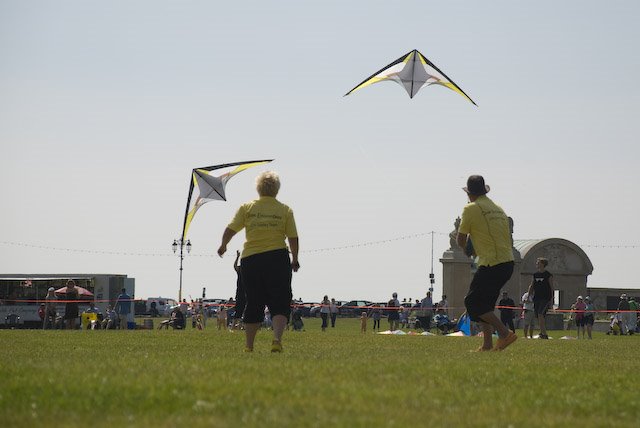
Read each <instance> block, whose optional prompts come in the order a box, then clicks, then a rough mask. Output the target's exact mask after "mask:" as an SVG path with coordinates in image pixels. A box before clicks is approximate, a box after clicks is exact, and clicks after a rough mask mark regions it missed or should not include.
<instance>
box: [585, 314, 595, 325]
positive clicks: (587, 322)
mask: <svg viewBox="0 0 640 428" xmlns="http://www.w3.org/2000/svg"><path fill="white" fill-rule="evenodd" d="M584 325H593V314H589V315H585V316H584Z"/></svg>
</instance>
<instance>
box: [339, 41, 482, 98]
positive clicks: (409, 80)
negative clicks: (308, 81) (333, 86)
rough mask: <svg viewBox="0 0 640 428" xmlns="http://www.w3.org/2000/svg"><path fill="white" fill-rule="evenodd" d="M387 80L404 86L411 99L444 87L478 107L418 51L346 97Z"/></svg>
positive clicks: (408, 54)
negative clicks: (431, 87) (422, 91)
mask: <svg viewBox="0 0 640 428" xmlns="http://www.w3.org/2000/svg"><path fill="white" fill-rule="evenodd" d="M385 80H389V81H393V82H396V83H398V84H400V85H401V86H403V87H404V89H405V90H406V91H407V93H408V94H409V98H413V97H414V95H415V94H417V93H418V91H419V90H420V89H422V88H423V87H425V86H429V85H442V86H445V87H447V88H449V89H451V90H454V91H456V92H457V93H459V94H460V95H462V96H463V97H465V98H466V99H468V100H469V101H471V102H472V103H473V105H475V106H477V104H476V103H475V102H474V101H473V100H472V99H471V98H470V97H469V96H468V95H467V94H465V93H464V91H463V90H462V89H460V87H459V86H458V85H456V84H455V83H454V82H453V80H451V79H449V77H447V75H446V74H444V73H443V72H442V71H441V70H440V69H439V68H438V67H436V66H435V65H434V64H433V63H432V62H431V61H429V60H428V59H427V58H426V57H425V56H424V55H422V54H421V53H420V52H418V51H417V50H416V49H414V50H412V51H411V52H409V53H407V54H406V55H403V56H401V57H400V58H398V59H397V60H395V61H393V62H392V63H391V64H389V65H387V66H385V67H383V68H382V69H381V70H379V71H376V72H375V73H373V74H372V75H371V76H369V77H367V78H366V79H364V80H363V81H362V83H360V84H359V85H357V86H356V87H355V88H353V89H352V90H350V91H349V92H347V93H346V94H345V95H344V96H345V97H346V96H347V95H349V94H351V93H353V92H355V91H357V90H358V89H361V88H364V87H365V86H369V85H371V84H373V83H378V82H382V81H385Z"/></svg>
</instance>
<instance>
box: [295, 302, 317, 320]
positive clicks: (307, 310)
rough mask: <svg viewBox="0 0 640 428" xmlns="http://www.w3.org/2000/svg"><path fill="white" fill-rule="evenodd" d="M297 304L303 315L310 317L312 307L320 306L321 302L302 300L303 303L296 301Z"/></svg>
mask: <svg viewBox="0 0 640 428" xmlns="http://www.w3.org/2000/svg"><path fill="white" fill-rule="evenodd" d="M296 305H297V306H298V308H299V309H300V311H301V312H302V316H303V317H310V316H311V308H313V307H314V306H319V305H320V303H316V302H302V303H296ZM314 316H315V315H314Z"/></svg>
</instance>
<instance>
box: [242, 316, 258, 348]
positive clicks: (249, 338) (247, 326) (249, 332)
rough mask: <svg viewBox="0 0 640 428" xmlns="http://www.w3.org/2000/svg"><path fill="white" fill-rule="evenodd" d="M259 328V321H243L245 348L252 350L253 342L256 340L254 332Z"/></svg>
mask: <svg viewBox="0 0 640 428" xmlns="http://www.w3.org/2000/svg"><path fill="white" fill-rule="evenodd" d="M259 329H260V323H259V322H252V323H244V334H245V340H246V342H245V343H246V346H247V349H251V350H253V342H254V341H255V340H256V334H257V333H258V330H259Z"/></svg>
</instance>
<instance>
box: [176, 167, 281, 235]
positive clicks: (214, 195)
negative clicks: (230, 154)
mask: <svg viewBox="0 0 640 428" xmlns="http://www.w3.org/2000/svg"><path fill="white" fill-rule="evenodd" d="M272 160H273V159H268V160H258V161H246V162H234V163H226V164H222V165H213V166H205V167H202V168H195V169H194V170H193V171H191V179H190V180H189V182H190V184H189V197H188V198H187V209H186V211H185V213H184V225H183V226H182V242H183V243H184V242H186V240H187V231H188V230H189V225H190V224H191V221H192V220H193V216H194V215H195V214H196V211H198V209H199V208H200V207H201V206H203V205H204V204H206V203H207V202H210V201H215V200H217V201H226V200H227V197H226V194H225V191H224V190H225V186H226V185H227V181H229V179H231V177H233V176H234V175H236V174H237V173H239V172H242V171H244V170H245V169H248V168H251V167H252V166H258V165H262V164H265V163H269V162H271V161H272ZM231 166H235V167H236V168H234V169H233V170H231V171H229V172H227V173H225V174H222V175H220V176H218V177H216V176H213V175H211V174H210V172H211V171H215V170H216V169H221V168H227V167H231ZM195 187H197V188H198V191H199V192H200V194H199V195H198V197H197V198H196V199H195V200H193V198H192V195H193V189H194V188H195Z"/></svg>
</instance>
